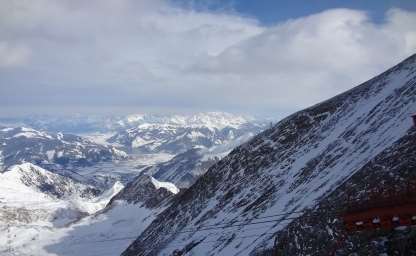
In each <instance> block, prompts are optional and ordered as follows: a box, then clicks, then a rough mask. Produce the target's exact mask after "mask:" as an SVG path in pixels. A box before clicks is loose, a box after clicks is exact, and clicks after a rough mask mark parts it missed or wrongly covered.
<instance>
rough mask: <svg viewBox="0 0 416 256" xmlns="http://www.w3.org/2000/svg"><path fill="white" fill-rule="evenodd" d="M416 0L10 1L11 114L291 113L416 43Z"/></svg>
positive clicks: (2, 93) (6, 28) (6, 30)
mask: <svg viewBox="0 0 416 256" xmlns="http://www.w3.org/2000/svg"><path fill="white" fill-rule="evenodd" d="M415 2H416V1H400V0H398V1H375V0H372V1H340V0H337V1H335V0H333V1H312V0H310V1H277V0H276V1H272V0H256V1H254V0H253V1H248V0H247V1H236V0H222V1H220V0H200V1H196V0H139V1H138V0H90V1H84V0H61V1H55V0H40V1H9V0H0V17H1V18H0V116H16V115H26V114H34V113H35V114H58V115H59V114H74V113H80V114H109V113H111V114H129V113H137V112H195V111H226V112H237V113H242V114H253V115H265V116H269V117H274V118H281V117H284V116H286V115H288V114H291V113H292V112H294V111H296V110H299V109H302V108H305V107H307V106H310V105H313V104H316V103H318V102H320V101H322V100H325V99H328V98H330V97H332V96H334V95H336V94H338V93H341V92H343V91H345V90H348V89H350V88H352V87H354V86H356V85H358V84H360V83H362V82H364V81H366V80H368V79H370V78H372V77H373V76H375V75H377V74H379V73H381V72H383V71H385V70H386V69H387V68H389V67H391V66H393V65H395V64H397V63H398V62H400V61H401V60H403V59H404V58H406V57H408V56H410V55H411V54H414V53H416V26H415V24H416V10H415Z"/></svg>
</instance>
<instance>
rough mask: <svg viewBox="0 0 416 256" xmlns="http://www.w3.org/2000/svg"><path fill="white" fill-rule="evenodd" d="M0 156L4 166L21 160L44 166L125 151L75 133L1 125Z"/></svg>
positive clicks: (113, 155)
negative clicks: (49, 131)
mask: <svg viewBox="0 0 416 256" xmlns="http://www.w3.org/2000/svg"><path fill="white" fill-rule="evenodd" d="M0 156H1V157H0V160H1V161H0V168H3V169H4V168H7V167H8V166H11V165H14V164H19V163H23V162H31V163H34V164H37V165H41V166H44V167H47V166H49V165H51V164H54V165H61V166H68V165H72V166H88V165H92V164H94V163H97V162H100V161H109V160H113V159H123V158H126V157H127V154H126V153H125V152H123V151H121V150H118V149H116V148H115V147H112V146H104V145H100V144H97V143H93V142H91V141H90V140H87V139H85V138H82V137H79V136H76V135H70V134H62V133H47V132H42V131H37V130H34V129H31V128H25V127H18V128H0ZM0 170H1V169H0Z"/></svg>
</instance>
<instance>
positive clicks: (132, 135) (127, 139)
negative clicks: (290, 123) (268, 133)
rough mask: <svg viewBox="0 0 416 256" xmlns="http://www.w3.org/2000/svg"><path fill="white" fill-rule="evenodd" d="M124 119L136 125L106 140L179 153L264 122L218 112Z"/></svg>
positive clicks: (225, 140) (251, 130)
mask: <svg viewBox="0 0 416 256" xmlns="http://www.w3.org/2000/svg"><path fill="white" fill-rule="evenodd" d="M127 120H130V122H129V124H130V125H131V124H133V123H134V124H136V126H135V127H134V128H130V129H127V130H124V131H121V132H118V133H116V134H115V135H114V136H113V137H112V138H110V139H109V140H108V141H109V142H112V143H118V144H121V145H124V146H125V147H126V148H127V149H130V150H135V151H140V152H146V153H155V152H168V153H173V154H178V153H182V152H185V151H186V150H189V149H191V148H194V147H205V148H210V147H212V146H214V145H220V144H226V143H228V142H230V141H232V140H235V139H236V138H238V137H240V136H244V135H246V134H247V133H255V134H256V133H258V132H260V131H261V130H263V129H264V128H265V122H260V121H255V120H252V119H248V118H244V117H241V116H234V115H231V114H227V113H217V112H214V113H199V114H195V115H189V116H179V115H173V116H169V115H168V116H155V115H137V116H132V117H129V118H127Z"/></svg>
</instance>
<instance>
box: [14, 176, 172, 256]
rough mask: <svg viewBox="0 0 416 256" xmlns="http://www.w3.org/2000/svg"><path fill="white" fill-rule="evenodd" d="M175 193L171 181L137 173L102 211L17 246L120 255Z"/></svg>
mask: <svg viewBox="0 0 416 256" xmlns="http://www.w3.org/2000/svg"><path fill="white" fill-rule="evenodd" d="M178 192H179V190H178V189H177V188H176V187H175V186H174V185H173V184H171V183H167V182H160V181H158V180H156V179H154V178H153V177H151V176H148V175H140V176H138V177H137V178H136V179H135V180H134V181H133V182H131V183H129V184H128V185H127V186H126V187H125V188H124V189H123V190H121V191H120V192H119V193H118V194H117V195H116V196H115V197H113V199H112V200H111V202H110V203H109V204H108V206H107V207H106V208H105V209H104V210H102V211H100V212H97V213H96V214H94V215H91V216H88V217H85V218H83V219H82V220H81V221H79V222H77V223H75V224H73V225H71V226H69V227H65V228H61V229H55V230H45V229H43V230H42V231H41V232H40V234H39V235H38V237H37V240H36V243H30V241H28V242H26V243H25V246H23V245H19V246H18V247H17V249H18V251H19V252H25V251H27V249H26V248H30V247H34V249H33V250H35V251H37V252H39V253H41V254H42V255H49V254H50V255H66V256H78V255H88V256H89V255H91V256H92V255H120V253H121V252H122V251H123V250H124V249H125V248H126V247H127V246H128V245H129V244H130V243H131V242H132V241H133V240H134V239H135V238H136V237H137V236H138V235H139V234H140V233H141V232H142V231H143V230H144V229H145V228H146V227H147V226H148V225H149V224H150V223H151V222H152V221H153V220H154V219H155V218H156V216H157V214H159V213H160V212H161V211H163V210H164V209H165V208H166V207H167V206H168V205H169V203H170V201H171V199H172V198H173V197H174V196H175V195H176V194H177V193H178ZM40 245H41V246H40Z"/></svg>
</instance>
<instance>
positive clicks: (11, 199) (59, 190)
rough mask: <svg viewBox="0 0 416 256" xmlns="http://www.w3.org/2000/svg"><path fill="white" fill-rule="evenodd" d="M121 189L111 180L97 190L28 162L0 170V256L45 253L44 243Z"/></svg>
mask: <svg viewBox="0 0 416 256" xmlns="http://www.w3.org/2000/svg"><path fill="white" fill-rule="evenodd" d="M122 188H123V185H121V183H115V184H114V186H113V187H112V188H111V189H109V190H107V191H104V192H101V191H99V190H97V189H95V188H94V187H91V186H89V185H84V184H81V183H78V182H76V181H74V180H72V179H71V178H69V177H66V176H61V175H59V174H56V173H53V172H49V171H47V170H45V169H43V168H41V167H38V166H36V165H33V164H30V163H24V164H21V165H15V166H12V167H10V168H8V169H7V170H6V171H5V172H3V173H0V230H1V235H0V255H49V254H50V253H48V252H47V251H45V248H44V247H45V246H47V245H50V244H51V243H54V242H55V241H56V240H59V238H61V237H64V236H65V235H66V234H67V233H68V232H69V231H70V230H72V229H73V228H72V225H71V226H69V227H67V226H68V225H70V224H71V223H74V222H76V221H78V220H80V219H81V218H85V217H86V216H88V215H91V214H95V213H98V212H99V211H101V210H102V209H104V208H105V207H106V205H107V204H108V203H109V202H110V199H111V198H112V197H113V196H114V195H116V194H117V193H118V192H119V191H120V190H121V189H122ZM117 215H119V214H117ZM120 216H121V215H120ZM82 221H83V220H82ZM97 233H99V232H98V231H97ZM51 255H55V254H51ZM72 255H82V253H81V254H72Z"/></svg>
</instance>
